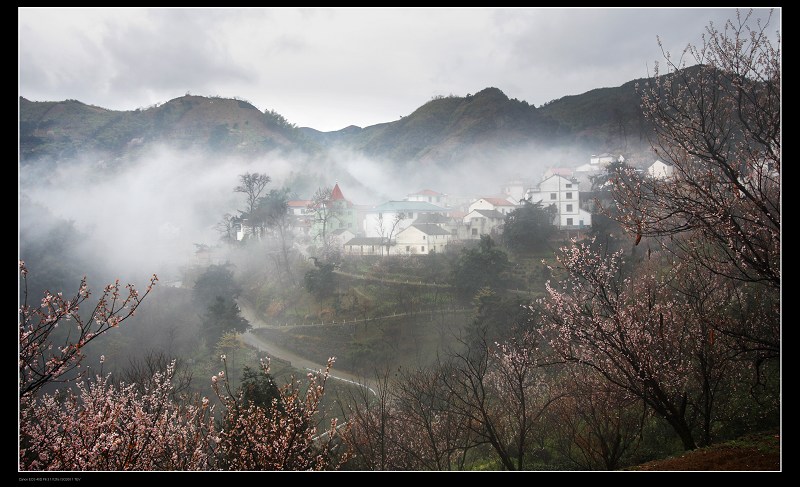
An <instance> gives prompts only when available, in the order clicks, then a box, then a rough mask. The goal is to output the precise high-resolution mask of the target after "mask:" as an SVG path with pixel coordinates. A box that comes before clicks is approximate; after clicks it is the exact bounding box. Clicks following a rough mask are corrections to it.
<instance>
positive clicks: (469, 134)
mask: <svg viewBox="0 0 800 487" xmlns="http://www.w3.org/2000/svg"><path fill="white" fill-rule="evenodd" d="M687 69H689V68H687ZM644 80H645V79H638V80H632V81H629V82H627V83H624V84H623V85H620V86H618V87H606V88H596V89H593V90H590V91H588V92H586V93H582V94H579V95H569V96H564V97H561V98H559V99H556V100H552V101H550V102H548V103H546V104H544V105H542V106H540V107H536V106H534V105H530V104H528V103H527V102H525V101H520V100H517V99H515V98H511V99H510V98H509V97H508V96H507V95H506V94H505V93H503V91H501V90H500V89H499V88H496V87H488V88H484V89H482V90H480V91H478V92H476V93H475V94H467V95H466V96H453V95H451V96H447V97H442V96H439V97H434V98H432V99H431V100H429V101H427V102H425V103H423V104H422V105H420V106H419V107H418V108H417V109H416V110H414V111H413V112H411V113H410V114H408V115H406V116H403V117H401V118H400V119H399V120H395V121H390V122H384V123H379V124H375V125H370V126H367V127H363V128H362V127H358V126H355V125H350V126H348V127H345V128H343V129H341V130H337V131H329V132H322V131H319V130H316V129H313V128H310V127H299V128H298V127H296V126H295V125H294V124H291V123H290V122H289V121H288V120H286V119H285V118H284V117H283V116H282V115H280V114H278V113H276V112H274V111H271V110H267V111H264V112H261V111H260V110H259V109H258V108H256V107H255V106H253V105H252V104H250V103H249V102H247V101H244V100H241V99H237V98H219V97H203V96H197V95H189V94H187V95H185V96H182V97H178V98H174V99H172V100H169V101H167V102H165V103H163V104H158V105H155V106H152V107H149V108H147V109H144V110H142V109H137V110H132V111H114V110H109V109H106V108H103V107H97V106H93V105H87V104H84V103H82V102H80V101H77V100H64V101H60V102H55V101H30V100H28V99H26V98H24V97H22V96H20V97H19V103H20V106H19V113H20V120H19V134H20V139H19V156H20V161H21V163H27V162H29V161H32V160H36V159H38V158H42V157H49V158H52V159H55V160H59V159H64V158H69V157H73V156H75V155H77V154H78V153H82V152H84V151H87V150H89V151H94V152H97V153H99V154H101V155H104V156H107V157H109V158H111V159H115V158H116V159H119V158H122V159H124V158H126V157H131V156H133V155H135V154H137V153H139V152H140V151H141V150H142V149H143V148H145V147H147V146H150V145H152V144H154V143H168V144H171V145H173V146H176V147H178V148H189V147H198V148H202V149H207V150H211V151H213V152H218V153H236V154H239V155H243V156H251V157H255V156H259V155H262V154H264V153H267V152H269V151H272V150H279V151H284V152H300V153H306V154H318V153H320V152H321V151H324V150H325V149H329V148H334V147H338V148H344V149H348V150H352V151H355V152H357V153H361V154H364V155H365V156H368V157H373V158H379V159H382V160H386V161H390V162H391V163H394V164H406V163H419V164H422V165H428V164H433V165H442V166H448V165H452V164H455V163H457V162H458V161H459V160H461V159H463V158H465V157H472V158H475V157H478V158H485V159H492V158H497V157H503V156H504V154H506V153H509V152H510V151H513V150H515V149H517V148H520V147H522V148H524V147H528V146H533V145H535V146H538V147H557V146H572V147H575V146H579V147H581V148H586V150H587V151H591V152H597V153H599V152H609V151H623V150H641V149H644V148H645V147H646V146H647V140H648V136H649V134H650V129H649V127H648V125H647V123H646V121H645V120H644V117H643V116H642V114H641V110H640V108H639V104H640V95H638V94H637V92H636V85H637V83H641V82H642V81H644Z"/></svg>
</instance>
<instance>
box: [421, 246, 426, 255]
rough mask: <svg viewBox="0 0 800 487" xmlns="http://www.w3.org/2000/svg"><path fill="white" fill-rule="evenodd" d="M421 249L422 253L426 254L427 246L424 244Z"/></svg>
mask: <svg viewBox="0 0 800 487" xmlns="http://www.w3.org/2000/svg"><path fill="white" fill-rule="evenodd" d="M420 249H421V250H422V253H423V254H424V253H425V246H424V245H423V246H422V247H420Z"/></svg>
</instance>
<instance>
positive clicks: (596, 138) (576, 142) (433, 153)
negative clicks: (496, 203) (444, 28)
mask: <svg viewBox="0 0 800 487" xmlns="http://www.w3.org/2000/svg"><path fill="white" fill-rule="evenodd" d="M642 81H643V80H634V81H631V82H628V83H625V84H624V85H622V86H619V87H615V88H599V89H595V90H591V91H589V92H586V93H584V94H581V95H575V96H565V97H563V98H560V99H558V100H553V101H551V102H548V103H546V104H545V105H543V106H542V107H539V108H536V107H534V106H531V105H529V104H528V103H526V102H524V101H519V100H517V99H509V98H508V97H507V96H506V95H505V94H504V93H503V92H502V91H500V90H499V89H497V88H486V89H484V90H482V91H479V92H478V93H476V94H474V95H467V96H464V97H455V96H450V97H439V98H436V99H433V100H431V101H429V102H427V103H425V104H424V105H422V106H421V107H419V108H418V109H417V110H415V111H414V112H413V113H411V114H410V115H408V116H405V117H403V118H401V119H400V120H397V121H394V122H388V123H382V124H377V125H372V126H370V127H365V128H363V129H361V128H358V127H353V126H351V127H347V128H345V129H342V130H339V131H336V132H319V131H316V130H313V129H308V128H302V129H301V130H302V131H304V134H305V135H306V136H307V137H308V138H310V139H312V140H314V141H315V142H317V143H318V144H319V145H321V146H328V147H332V146H338V147H346V148H350V149H354V150H357V151H360V152H363V153H364V154H367V155H369V156H373V157H381V158H384V159H388V160H391V161H394V162H396V163H402V162H407V161H414V162H420V163H423V164H425V163H435V164H441V165H447V164H452V163H454V162H456V161H458V160H460V159H462V158H464V157H467V156H469V157H472V158H483V159H485V160H493V159H495V158H497V157H502V156H503V154H504V153H506V152H510V151H513V150H515V149H517V148H519V147H525V146H526V145H529V144H536V146H537V147H539V148H554V147H559V146H570V147H574V146H580V147H583V148H585V149H586V150H587V151H591V152H596V153H600V152H607V151H614V152H619V151H625V152H627V151H639V150H644V149H646V148H647V146H648V142H647V137H648V135H649V133H650V128H649V125H648V124H647V123H646V122H645V120H644V119H643V116H642V112H641V110H640V95H638V94H637V93H636V84H637V83H640V82H642Z"/></svg>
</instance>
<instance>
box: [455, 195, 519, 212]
mask: <svg viewBox="0 0 800 487" xmlns="http://www.w3.org/2000/svg"><path fill="white" fill-rule="evenodd" d="M518 207H519V204H517V203H512V202H511V201H510V200H507V199H505V198H480V199H478V200H476V201H473V202H472V203H471V204H470V205H469V210H468V211H467V213H471V212H473V211H475V210H497V211H499V212H500V213H502V214H503V215H508V214H509V213H511V212H512V211H514V210H515V209H517V208H518Z"/></svg>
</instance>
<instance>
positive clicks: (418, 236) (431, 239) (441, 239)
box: [392, 228, 450, 255]
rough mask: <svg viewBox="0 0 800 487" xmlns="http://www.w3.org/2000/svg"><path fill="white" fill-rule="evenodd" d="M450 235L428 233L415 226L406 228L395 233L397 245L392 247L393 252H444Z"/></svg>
mask: <svg viewBox="0 0 800 487" xmlns="http://www.w3.org/2000/svg"><path fill="white" fill-rule="evenodd" d="M449 241H450V235H428V234H426V233H424V232H422V231H420V230H418V229H416V228H408V229H407V230H405V231H403V232H402V233H400V234H398V235H397V245H396V246H395V247H394V248H393V249H392V250H393V253H394V254H399V255H409V254H416V255H419V254H430V253H432V252H439V253H441V252H444V250H445V248H446V247H447V243H448V242H449Z"/></svg>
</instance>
